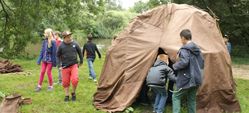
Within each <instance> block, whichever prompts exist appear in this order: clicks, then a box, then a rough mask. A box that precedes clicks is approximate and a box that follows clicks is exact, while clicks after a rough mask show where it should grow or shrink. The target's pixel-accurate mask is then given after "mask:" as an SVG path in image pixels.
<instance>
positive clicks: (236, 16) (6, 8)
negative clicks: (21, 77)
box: [0, 0, 249, 58]
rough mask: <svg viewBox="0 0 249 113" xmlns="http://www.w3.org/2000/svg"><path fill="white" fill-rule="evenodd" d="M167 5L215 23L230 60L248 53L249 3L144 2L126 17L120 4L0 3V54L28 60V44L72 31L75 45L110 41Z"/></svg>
mask: <svg viewBox="0 0 249 113" xmlns="http://www.w3.org/2000/svg"><path fill="white" fill-rule="evenodd" d="M167 3H186V4H190V5H194V6H197V7H199V8H201V9H203V10H206V11H207V12H209V13H210V14H211V15H212V16H214V17H215V18H217V20H218V21H217V22H218V23H219V25H220V28H221V32H222V34H223V35H224V34H227V35H228V36H229V38H230V41H231V42H232V45H233V50H232V54H233V55H240V56H244V54H247V53H248V50H247V49H248V48H249V32H248V29H249V21H248V20H249V0H219V1H212V0H148V2H142V1H138V2H137V3H135V6H134V7H133V8H131V9H130V10H128V11H125V10H124V9H122V7H121V4H120V1H119V0H52V1H50V0H0V17H1V20H2V21H0V25H1V27H0V34H1V36H0V51H1V48H3V50H4V52H0V56H2V57H8V58H11V57H15V56H22V55H26V53H25V52H24V50H25V48H26V46H27V45H29V44H30V43H31V44H32V43H37V42H40V40H41V36H42V35H43V30H44V29H45V28H48V27H50V28H52V29H54V30H59V31H64V30H71V31H72V32H74V35H75V34H76V35H75V38H76V39H80V40H82V39H84V38H85V37H86V35H87V34H88V33H93V35H94V37H95V38H112V37H113V35H116V34H118V33H119V32H120V31H121V30H122V29H123V28H124V27H125V26H126V25H127V23H128V22H129V21H130V19H131V18H133V17H134V16H135V15H136V13H142V12H145V11H147V10H149V9H151V8H154V7H156V6H158V5H162V4H167Z"/></svg>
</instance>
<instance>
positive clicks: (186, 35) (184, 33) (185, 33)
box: [180, 29, 192, 40]
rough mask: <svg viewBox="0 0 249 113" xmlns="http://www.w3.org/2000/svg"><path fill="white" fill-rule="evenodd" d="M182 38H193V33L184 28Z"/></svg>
mask: <svg viewBox="0 0 249 113" xmlns="http://www.w3.org/2000/svg"><path fill="white" fill-rule="evenodd" d="M180 36H181V38H182V37H184V38H185V39H186V40H191V39H192V34H191V31H190V30H189V29H184V30H182V31H181V33H180Z"/></svg>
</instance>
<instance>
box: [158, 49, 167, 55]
mask: <svg viewBox="0 0 249 113" xmlns="http://www.w3.org/2000/svg"><path fill="white" fill-rule="evenodd" d="M160 54H165V55H168V54H167V53H166V52H165V51H164V50H163V49H162V48H159V49H158V54H157V55H160Z"/></svg>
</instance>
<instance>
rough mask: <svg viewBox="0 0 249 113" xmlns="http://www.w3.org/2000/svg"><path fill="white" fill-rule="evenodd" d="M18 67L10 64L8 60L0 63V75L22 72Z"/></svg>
mask: <svg viewBox="0 0 249 113" xmlns="http://www.w3.org/2000/svg"><path fill="white" fill-rule="evenodd" d="M22 71H23V70H22V68H21V66H20V65H17V64H12V63H11V62H10V61H9V60H3V61H0V73H1V74H3V73H13V72H22Z"/></svg>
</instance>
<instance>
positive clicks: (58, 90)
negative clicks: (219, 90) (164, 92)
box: [0, 58, 249, 113]
mask: <svg viewBox="0 0 249 113" xmlns="http://www.w3.org/2000/svg"><path fill="white" fill-rule="evenodd" d="M12 62H15V63H17V64H20V65H22V67H23V68H24V70H25V72H22V73H18V74H1V75H0V92H3V93H5V94H11V93H20V94H22V95H23V97H30V98H32V101H33V103H32V104H31V105H23V106H22V107H21V112H22V113H68V112H70V113H104V112H102V111H97V110H95V109H94V107H93V105H92V98H93V94H94V92H95V91H96V84H95V83H94V82H93V81H91V80H88V69H87V62H86V60H84V65H83V66H81V67H80V68H79V78H80V80H79V85H78V89H77V101H76V102H74V103H73V102H69V103H65V102H64V101H63V99H64V92H63V88H62V86H59V85H55V86H54V91H52V92H48V91H47V86H48V81H47V76H45V79H44V82H43V89H42V91H41V92H39V93H36V92H34V88H35V87H36V85H37V81H38V78H39V72H40V66H38V65H36V61H35V60H21V59H18V60H13V61H12ZM103 62H104V58H102V59H100V60H99V59H98V58H97V59H96V60H95V64H94V65H95V70H96V73H97V75H99V74H100V71H101V68H102V65H103ZM53 78H54V81H57V78H58V77H57V68H53ZM236 82H237V85H238V87H237V96H238V99H239V101H240V104H241V107H242V110H243V111H242V113H249V109H248V108H249V101H248V100H249V95H248V93H249V87H248V86H249V81H248V80H242V79H236ZM133 108H134V111H135V113H150V110H151V106H142V105H134V106H133ZM166 112H167V113H171V106H168V107H167V108H166ZM183 113H186V112H183Z"/></svg>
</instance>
